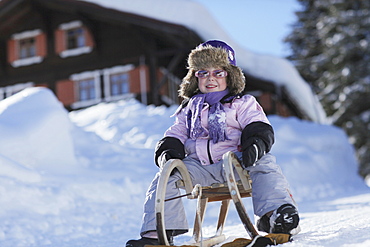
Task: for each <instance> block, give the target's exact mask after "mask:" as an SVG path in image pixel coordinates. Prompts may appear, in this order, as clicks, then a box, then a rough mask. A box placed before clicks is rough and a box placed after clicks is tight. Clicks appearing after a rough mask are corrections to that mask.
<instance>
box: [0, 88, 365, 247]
mask: <svg viewBox="0 0 370 247" xmlns="http://www.w3.org/2000/svg"><path fill="white" fill-rule="evenodd" d="M175 108H176V107H171V108H166V107H153V106H145V105H142V104H140V103H139V102H137V101H136V100H127V101H119V102H115V103H101V104H99V105H96V106H92V107H90V108H87V109H84V110H80V111H75V112H71V113H69V114H68V113H67V112H66V111H65V110H64V109H63V107H62V106H61V105H60V103H59V102H58V101H57V100H56V98H55V96H54V95H53V94H52V93H51V92H50V91H49V90H48V89H44V88H31V89H26V90H24V91H22V92H20V93H19V94H16V95H14V96H12V97H10V98H8V99H6V100H3V101H0V136H1V137H2V138H1V139H0V205H1V207H0V246H2V247H15V246H27V247H42V246H58V247H70V246H89V247H95V246H96V247H98V246H104V247H110V246H112V247H113V246H121V245H124V243H125V242H126V241H127V240H128V239H131V238H137V237H139V230H140V223H141V216H142V205H143V202H144V197H145V192H146V189H147V187H148V185H149V183H150V182H151V180H152V178H153V176H154V174H155V173H156V172H157V171H158V168H157V167H156V166H155V165H154V162H153V148H154V145H155V142H156V141H157V140H159V139H160V138H161V137H162V135H163V132H164V131H165V130H166V129H167V128H168V127H169V126H170V125H171V124H172V123H173V121H174V119H173V118H170V115H172V113H173V112H174V111H175ZM270 120H271V122H272V124H273V126H274V129H275V132H276V140H277V141H276V144H275V145H274V148H273V150H272V152H273V154H275V155H276V156H277V160H278V163H279V164H280V165H281V167H282V169H283V171H284V173H285V174H286V176H287V178H288V180H289V181H290V183H291V186H292V190H293V193H294V195H295V198H296V199H297V201H298V202H299V208H300V212H301V215H302V219H303V220H302V226H303V232H302V234H300V235H298V236H297V237H296V241H295V242H293V243H290V244H287V246H325V247H329V246H340V244H339V243H338V241H337V240H336V239H337V236H338V230H337V228H340V231H339V232H340V233H342V234H343V235H346V236H347V237H348V238H346V239H343V238H341V239H340V240H341V241H343V243H344V244H353V239H356V240H357V243H359V244H358V245H351V246H365V245H366V244H367V243H368V240H367V238H366V233H367V232H368V231H369V229H370V223H369V222H370V220H369V217H370V216H369V215H370V214H369V212H370V204H369V198H370V192H369V189H368V188H367V187H366V186H365V184H364V182H363V181H362V180H361V179H360V177H359V176H357V174H356V171H357V167H356V162H355V159H354V154H353V149H352V147H351V145H350V144H349V143H348V141H347V139H346V137H345V135H344V133H343V131H341V130H339V129H337V128H335V127H333V126H328V125H320V124H315V123H310V122H306V121H301V120H298V119H296V118H288V119H285V118H280V117H277V116H272V117H270ZM50 141H54V143H53V144H50ZM7 145H12V147H13V149H16V151H17V152H15V151H14V150H12V149H11V148H9V147H8V146H7ZM50 146H51V147H52V148H51V147H50ZM45 150H47V152H45ZM56 157H57V159H56ZM10 158H11V159H10ZM76 163H77V164H76ZM72 164H74V165H72ZM76 167H77V168H78V169H77V168H76ZM360 193H362V195H360V196H355V197H354V196H353V194H355V195H358V194H360ZM348 195H350V196H348ZM343 196H347V197H346V198H343ZM328 198H332V199H330V200H329V199H328ZM248 200H250V199H248ZM248 200H247V203H246V207H247V210H248V213H249V214H250V215H251V216H252V214H253V213H252V208H251V205H252V204H251V203H250V201H248ZM325 200H326V201H325ZM328 200H329V201H328ZM323 201H324V202H323ZM195 205H196V200H186V209H187V210H188V219H189V222H192V220H193V218H194V210H195ZM218 206H219V205H218V204H217V203H215V204H211V205H209V206H208V209H207V216H206V219H205V221H204V224H203V226H204V231H203V233H204V235H205V236H210V235H213V234H214V230H215V222H216V221H215V218H216V217H217V215H218ZM192 210H193V211H192ZM343 215H345V217H343ZM323 219H325V220H323ZM353 219H361V220H356V221H355V222H353ZM317 222H319V223H320V229H319V230H318V229H317ZM225 233H226V234H227V236H230V239H229V240H232V238H233V237H246V232H245V230H244V229H243V226H242V224H241V222H240V220H239V217H238V216H237V213H236V211H235V210H234V207H231V208H230V213H229V216H228V220H227V223H226V229H225ZM190 238H191V236H190V234H188V235H184V236H181V237H179V238H176V240H175V241H177V242H176V243H178V244H182V243H184V242H186V241H189V240H190ZM340 243H341V242H340ZM361 244H362V245H361ZM342 246H344V245H342Z"/></svg>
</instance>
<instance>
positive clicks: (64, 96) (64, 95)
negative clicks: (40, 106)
mask: <svg viewBox="0 0 370 247" xmlns="http://www.w3.org/2000/svg"><path fill="white" fill-rule="evenodd" d="M56 95H57V97H58V99H59V101H60V102H62V103H63V105H64V106H70V105H71V104H73V103H74V102H76V100H75V93H74V82H73V81H71V80H68V79H66V80H60V81H57V83H56Z"/></svg>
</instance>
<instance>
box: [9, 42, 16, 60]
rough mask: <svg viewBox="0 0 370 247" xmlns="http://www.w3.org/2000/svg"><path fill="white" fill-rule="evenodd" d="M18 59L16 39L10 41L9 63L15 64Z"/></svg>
mask: <svg viewBox="0 0 370 247" xmlns="http://www.w3.org/2000/svg"><path fill="white" fill-rule="evenodd" d="M17 59H18V51H17V41H16V40H14V39H10V40H8V62H9V63H13V62H14V61H15V60H17Z"/></svg>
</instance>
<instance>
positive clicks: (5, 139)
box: [0, 88, 76, 180]
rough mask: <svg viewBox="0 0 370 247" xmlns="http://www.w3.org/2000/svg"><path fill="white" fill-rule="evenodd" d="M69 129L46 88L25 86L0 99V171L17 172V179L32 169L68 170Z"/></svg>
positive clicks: (70, 164)
mask: <svg viewBox="0 0 370 247" xmlns="http://www.w3.org/2000/svg"><path fill="white" fill-rule="evenodd" d="M70 128H71V125H70V121H69V118H68V114H67V111H66V110H65V109H64V108H63V106H62V105H61V103H60V102H59V101H58V100H57V99H56V98H55V96H54V94H53V93H52V92H51V91H50V90H49V89H46V88H28V89H25V90H23V91H22V92H21V93H18V94H16V95H13V96H12V97H9V98H7V99H5V100H2V101H0V136H1V138H0V157H1V161H0V167H1V170H2V172H0V173H4V171H8V172H7V174H8V175H10V173H12V174H14V175H15V171H18V172H19V173H18V174H17V175H16V176H17V178H18V179H22V177H23V178H24V179H25V180H29V177H28V176H26V174H30V173H33V172H31V171H32V170H33V169H39V171H42V170H48V169H56V170H60V171H62V170H64V171H68V170H70V169H71V168H72V167H73V166H75V165H76V160H75V156H74V147H73V142H72V136H71V134H70ZM20 174H25V176H21V175H20ZM36 177H37V176H36ZM36 177H34V179H36ZM31 180H32V179H31ZM36 180H37V179H36Z"/></svg>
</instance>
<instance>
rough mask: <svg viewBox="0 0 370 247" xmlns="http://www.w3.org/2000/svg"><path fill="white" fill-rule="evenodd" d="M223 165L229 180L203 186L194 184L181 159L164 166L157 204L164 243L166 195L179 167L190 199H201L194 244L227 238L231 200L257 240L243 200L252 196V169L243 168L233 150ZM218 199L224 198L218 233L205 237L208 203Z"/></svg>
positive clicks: (195, 223)
mask: <svg viewBox="0 0 370 247" xmlns="http://www.w3.org/2000/svg"><path fill="white" fill-rule="evenodd" d="M223 167H224V170H225V174H226V177H227V183H224V184H212V185H211V186H206V187H201V186H200V185H195V186H193V185H192V181H191V178H190V175H189V172H188V170H187V168H186V166H185V164H184V163H183V162H182V161H181V160H179V159H173V160H169V161H168V162H167V163H166V164H165V165H164V167H163V170H162V174H161V176H160V178H159V180H158V186H157V188H158V189H157V193H156V205H155V210H156V224H157V234H158V239H159V243H160V244H161V245H169V242H168V238H167V234H166V226H165V221H164V210H165V204H166V202H165V199H166V198H165V194H166V188H167V182H168V179H169V177H170V175H171V173H172V171H173V170H174V169H177V170H178V171H179V172H180V174H181V176H182V180H181V181H179V182H178V187H180V188H184V189H185V191H186V196H187V198H188V199H198V202H197V210H196V214H195V221H194V230H193V240H194V241H195V243H192V244H191V245H192V246H200V245H201V246H202V247H208V246H213V245H216V244H218V243H221V242H222V241H224V240H225V236H224V235H223V234H222V231H223V228H224V224H225V220H226V216H227V213H228V210H229V205H230V200H233V202H234V204H235V207H236V210H237V212H238V214H239V217H240V219H241V221H242V223H243V225H244V227H245V229H246V230H247V232H248V234H249V236H250V237H251V238H252V239H253V238H254V237H255V236H257V235H258V233H257V231H256V229H255V228H254V226H253V224H252V222H251V220H250V218H249V217H248V214H247V212H246V210H245V207H244V205H243V202H242V200H241V198H243V197H250V196H252V187H251V180H250V177H249V174H248V172H247V171H246V170H244V169H243V168H242V166H241V164H240V162H239V160H238V158H237V157H236V155H235V154H234V153H233V152H227V153H225V154H224V155H223ZM233 167H235V169H236V171H237V173H238V175H239V177H240V181H236V179H235V176H234V173H233ZM214 201H221V206H220V212H219V218H218V223H217V228H216V234H215V235H214V236H213V237H211V238H208V239H203V237H202V236H201V235H202V231H201V228H202V223H203V219H204V215H205V211H206V206H207V203H208V202H214Z"/></svg>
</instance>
